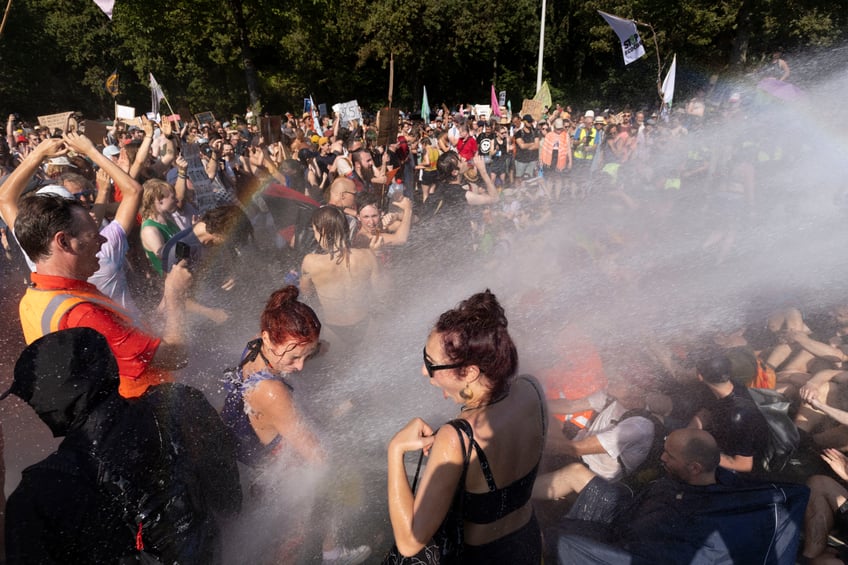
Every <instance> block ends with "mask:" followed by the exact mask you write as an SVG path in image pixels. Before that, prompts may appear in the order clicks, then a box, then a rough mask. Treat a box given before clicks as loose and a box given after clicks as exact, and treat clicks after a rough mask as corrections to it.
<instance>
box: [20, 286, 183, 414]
mask: <svg viewBox="0 0 848 565" xmlns="http://www.w3.org/2000/svg"><path fill="white" fill-rule="evenodd" d="M31 277H32V282H33V284H34V285H35V286H36V288H39V289H42V290H66V291H71V292H73V291H74V290H80V291H85V292H87V293H92V292H98V291H97V288H96V287H95V286H94V285H92V284H90V283H88V282H86V281H81V280H78V279H68V278H65V277H57V276H52V275H42V274H39V273H32V274H31ZM103 299H104V300H106V301H108V300H109V299H108V298H107V297H106V296H105V295H103ZM116 307H118V308H119V306H117V305H116ZM80 327H85V328H91V329H93V330H96V331H98V332H100V333H101V334H103V336H105V337H106V340H107V341H108V342H109V347H110V348H111V349H112V354H113V355H114V356H115V359H116V360H117V362H118V372H119V373H120V375H121V385H120V388H119V391H120V393H121V396H124V397H127V398H132V397H135V396H140V395H141V394H142V393H144V391H145V390H147V387H148V386H150V385H152V384H158V383H161V382H171V381H173V380H174V379H173V376H172V375H171V374H170V373H168V372H167V371H164V370H162V369H157V368H155V367H150V362H151V361H152V360H153V356H154V355H155V354H156V351H157V349H158V348H159V344H160V342H161V340H160V339H159V338H158V337H156V336H153V335H150V334H148V333H146V332H145V331H144V330H142V328H140V327H139V326H138V325H135V324H132V322H131V321H130V320H127V319H125V318H124V317H123V316H121V315H119V314H116V313H115V312H113V311H111V310H109V309H108V308H106V307H104V306H102V305H99V304H94V303H92V302H83V303H81V304H79V305H77V306H74V307H73V308H71V310H70V311H68V313H67V314H65V316H64V317H63V318H62V320H61V321H60V322H59V329H62V330H65V329H68V328H80Z"/></svg>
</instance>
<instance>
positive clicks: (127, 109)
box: [115, 104, 135, 120]
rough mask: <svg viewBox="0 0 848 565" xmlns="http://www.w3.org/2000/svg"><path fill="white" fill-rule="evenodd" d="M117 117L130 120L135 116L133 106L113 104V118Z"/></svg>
mask: <svg viewBox="0 0 848 565" xmlns="http://www.w3.org/2000/svg"><path fill="white" fill-rule="evenodd" d="M118 118H120V119H122V120H131V119H133V118H135V108H133V107H132V106H121V105H120V104H115V119H116V120H117V119H118Z"/></svg>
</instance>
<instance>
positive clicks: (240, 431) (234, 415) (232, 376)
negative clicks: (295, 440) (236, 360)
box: [221, 339, 294, 467]
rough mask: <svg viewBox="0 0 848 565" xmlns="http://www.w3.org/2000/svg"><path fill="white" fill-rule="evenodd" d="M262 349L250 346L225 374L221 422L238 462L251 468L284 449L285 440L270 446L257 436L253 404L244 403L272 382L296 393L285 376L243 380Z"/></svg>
mask: <svg viewBox="0 0 848 565" xmlns="http://www.w3.org/2000/svg"><path fill="white" fill-rule="evenodd" d="M260 346H261V342H260V341H259V340H258V339H257V340H253V341H251V342H250V343H248V344H247V347H246V348H245V352H244V354H243V355H242V361H241V363H240V364H239V366H238V367H237V368H235V369H229V370H227V371H225V373H224V388H225V389H226V390H227V398H226V399H225V400H224V408H223V410H221V419H222V420H223V421H224V425H225V426H227V428H228V429H229V430H230V432H231V433H232V434H233V437H234V438H235V439H236V442H237V443H238V460H239V461H241V462H242V463H244V464H245V465H248V466H250V467H258V466H260V465H261V464H262V463H263V462H264V461H265V460H266V459H268V458H269V457H270V456H271V455H273V454H275V453H278V452H279V451H280V450H281V449H282V448H283V436H281V435H279V434H277V436H276V437H275V438H274V439H273V440H271V442H270V443H267V444H264V443H262V442H261V441H260V440H259V436H257V435H256V432H255V431H254V430H253V425H252V424H251V423H250V415H251V414H253V411H252V410H251V408H250V404H249V403H247V402H245V400H244V396H245V394H247V393H249V392H250V391H251V390H253V389H254V388H256V385H258V384H259V383H260V382H262V381H269V380H270V381H278V382H281V383H283V384H284V385H285V386H286V388H288V389H289V390H294V389H293V388H292V386H291V385H290V384H289V383H288V381H286V379H285V378H284V377H283V376H282V375H275V374H274V373H272V372H271V371H269V370H268V369H262V370H261V371H257V372H256V373H253V374H251V375H250V376H248V377H247V378H244V373H242V367H244V365H245V364H247V363H249V362H250V361H253V360H254V359H256V357H257V356H261V355H262V354H261V352H260V349H259V348H260ZM266 362H267V361H266Z"/></svg>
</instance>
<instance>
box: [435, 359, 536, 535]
mask: <svg viewBox="0 0 848 565" xmlns="http://www.w3.org/2000/svg"><path fill="white" fill-rule="evenodd" d="M518 378H519V379H522V380H526V381H527V382H529V383H530V385H531V386H532V387H533V389H534V390H535V391H536V394H537V395H539V403H540V407H541V418H542V438H543V443H544V436H545V433H546V432H547V419H546V418H545V401H544V399H543V398H542V393H541V392H539V389H538V388H537V387H536V385H535V384H534V383H533V381H531V380H530V379H528V378H526V377H524V376H521V377H518ZM451 424H453V425H454V426H455V427H461V428H462V431H464V432H465V434H466V435H467V436H468V437H469V439H470V440H471V441H470V445H471V447H472V448H473V449H474V451H475V452H476V453H477V458H478V459H479V460H480V468H481V469H482V470H483V476H484V477H485V479H486V484H487V485H488V486H489V492H485V493H475V492H468V491H466V490H463V493H462V498H463V502H462V504H463V519H464V520H466V521H468V522H472V523H474V524H491V523H492V522H495V521H496V520H500V519H501V518H503V517H504V516H506V515H507V514H510V513H511V512H515V511H516V510H518V509H519V508H521V507H522V506H524V505H525V504H527V501H529V500H530V496H531V494H532V493H533V483H535V482H536V473H537V472H538V470H539V462H540V461H541V460H542V454H541V450H540V452H539V460H538V461H536V465H535V466H534V467H533V468H532V469H531V470H530V472H529V473H527V474H526V475H524V476H523V477H521V478H520V479H517V480H515V481H513V482H512V483H510V484H509V485H507V486H505V487H503V488H500V489H499V488H498V487H497V485H496V484H495V478H494V477H493V476H492V470H491V468H490V467H489V460H488V459H487V458H486V454H485V453H484V452H483V450H482V449H481V448H480V446H479V445H478V443H477V441H476V440H475V439H474V434H473V431H472V429H471V424H469V423H468V422H467V421H466V420H462V419H457V420H453V421H451ZM457 424H458V426H457Z"/></svg>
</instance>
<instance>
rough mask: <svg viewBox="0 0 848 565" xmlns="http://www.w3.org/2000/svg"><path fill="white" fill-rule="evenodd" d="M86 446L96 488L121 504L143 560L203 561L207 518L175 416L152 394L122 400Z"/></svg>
mask: <svg viewBox="0 0 848 565" xmlns="http://www.w3.org/2000/svg"><path fill="white" fill-rule="evenodd" d="M116 417H117V421H116V422H115V424H114V425H113V426H111V429H110V430H109V432H107V433H105V434H102V435H98V437H97V439H98V441H97V442H96V443H93V444H92V446H91V448H90V451H89V453H90V456H91V462H92V464H93V466H94V467H95V469H94V470H93V471H94V475H95V477H96V481H97V484H98V486H99V488H100V489H101V490H102V491H104V492H106V493H108V494H109V495H110V496H111V497H112V499H113V501H115V503H117V504H119V505H120V506H121V511H122V516H123V520H124V522H125V523H126V524H127V527H128V528H129V529H130V530H131V532H132V533H133V535H134V536H135V549H136V550H137V551H138V552H139V556H140V557H141V558H142V560H143V562H146V563H156V562H157V560H158V562H161V563H167V564H170V563H180V564H191V563H209V562H212V561H213V556H212V553H213V551H212V550H213V544H212V539H213V538H214V537H215V536H216V535H217V528H216V526H215V524H214V521H213V518H212V517H211V516H210V515H209V513H208V512H207V511H206V505H205V503H204V501H203V498H202V493H200V492H199V485H198V484H197V480H196V478H195V477H194V473H193V470H192V469H191V461H190V460H189V458H188V457H187V453H186V451H187V446H185V445H184V443H183V441H182V434H181V433H180V429H179V428H178V422H177V420H178V418H169V417H168V416H167V414H166V412H165V410H164V406H162V405H157V402H156V401H155V400H154V401H152V402H148V401H145V400H141V399H140V400H134V401H130V402H128V406H127V409H125V410H123V411H121V412H120V413H118V414H117V416H116Z"/></svg>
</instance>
